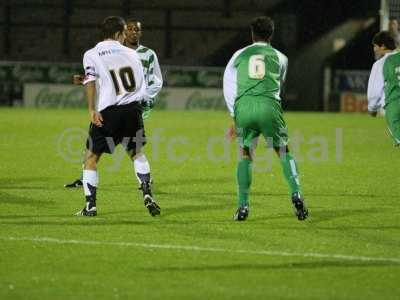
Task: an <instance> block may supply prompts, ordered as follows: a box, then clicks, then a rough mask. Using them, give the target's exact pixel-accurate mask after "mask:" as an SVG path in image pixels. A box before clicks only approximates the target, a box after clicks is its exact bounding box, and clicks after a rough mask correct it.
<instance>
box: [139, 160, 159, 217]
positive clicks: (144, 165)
mask: <svg viewBox="0 0 400 300" xmlns="http://www.w3.org/2000/svg"><path fill="white" fill-rule="evenodd" d="M133 166H134V169H135V174H136V178H137V179H138V181H139V184H140V189H141V190H142V192H143V201H144V206H145V207H146V208H147V210H148V211H149V213H150V215H152V216H153V217H154V216H156V215H159V214H160V212H161V208H160V206H158V204H157V203H156V202H155V201H154V198H153V194H152V192H151V176H150V164H149V161H148V160H147V158H146V156H145V155H144V154H143V153H138V154H136V155H134V157H133Z"/></svg>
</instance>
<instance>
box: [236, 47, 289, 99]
mask: <svg viewBox="0 0 400 300" xmlns="http://www.w3.org/2000/svg"><path fill="white" fill-rule="evenodd" d="M234 66H235V68H236V70H237V97H236V100H238V99H239V98H241V97H246V96H251V97H254V96H262V97H267V98H270V99H274V100H277V101H280V100H281V98H280V92H281V85H282V83H283V81H284V78H285V74H286V68H287V58H286V56H285V55H283V54H282V53H281V52H279V51H278V50H276V49H274V48H273V47H272V46H271V45H270V44H267V43H254V44H252V45H250V46H248V47H245V48H243V49H241V50H239V51H238V52H237V56H236V58H235V61H234Z"/></svg>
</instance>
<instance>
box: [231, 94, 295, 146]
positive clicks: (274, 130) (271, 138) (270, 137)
mask: <svg viewBox="0 0 400 300" xmlns="http://www.w3.org/2000/svg"><path fill="white" fill-rule="evenodd" d="M234 113H235V114H234V118H235V126H236V135H237V137H238V142H239V145H240V146H241V147H242V148H252V146H253V143H254V141H255V139H256V138H258V137H259V135H260V134H262V135H263V136H264V138H265V140H266V142H267V145H268V147H271V146H273V147H274V148H279V147H283V146H286V145H287V144H288V141H289V138H288V133H287V126H286V122H285V120H284V119H283V111H282V107H281V105H280V103H279V102H277V101H276V100H273V99H268V98H265V97H243V98H241V99H239V100H238V101H236V103H235V107H234Z"/></svg>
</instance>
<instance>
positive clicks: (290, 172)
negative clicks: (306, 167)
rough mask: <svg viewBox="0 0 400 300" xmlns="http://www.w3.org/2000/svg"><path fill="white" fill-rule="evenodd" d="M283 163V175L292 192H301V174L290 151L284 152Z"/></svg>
mask: <svg viewBox="0 0 400 300" xmlns="http://www.w3.org/2000/svg"><path fill="white" fill-rule="evenodd" d="M281 165H282V169H283V175H284V176H285V179H286V181H287V183H288V184H289V188H290V191H291V193H292V194H293V193H296V192H297V193H300V181H299V174H298V171H297V166H296V162H295V160H294V158H293V156H292V155H291V154H290V153H286V154H284V155H283V156H282V157H281Z"/></svg>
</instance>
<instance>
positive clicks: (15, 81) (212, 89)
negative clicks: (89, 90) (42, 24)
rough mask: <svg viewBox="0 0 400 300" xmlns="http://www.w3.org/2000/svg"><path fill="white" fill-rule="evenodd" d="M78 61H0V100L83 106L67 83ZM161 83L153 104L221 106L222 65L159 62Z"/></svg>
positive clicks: (175, 107) (163, 106)
mask: <svg viewBox="0 0 400 300" xmlns="http://www.w3.org/2000/svg"><path fill="white" fill-rule="evenodd" d="M82 72H83V70H82V66H81V64H63V63H59V64H50V63H35V62H0V91H2V92H1V93H0V94H1V97H0V104H3V105H23V106H29V107H86V104H85V103H86V102H85V101H86V100H85V97H84V89H83V88H82V87H81V86H74V85H72V84H71V81H72V76H73V74H80V73H82ZM162 72H163V79H164V87H163V89H162V91H161V92H160V94H159V95H158V97H157V99H156V108H158V109H172V110H185V109H187V110H193V109H201V110H203V109H205V110H207V109H212V110H215V109H224V108H225V104H224V100H223V95H222V76H223V69H221V68H209V67H176V66H163V67H162Z"/></svg>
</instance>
